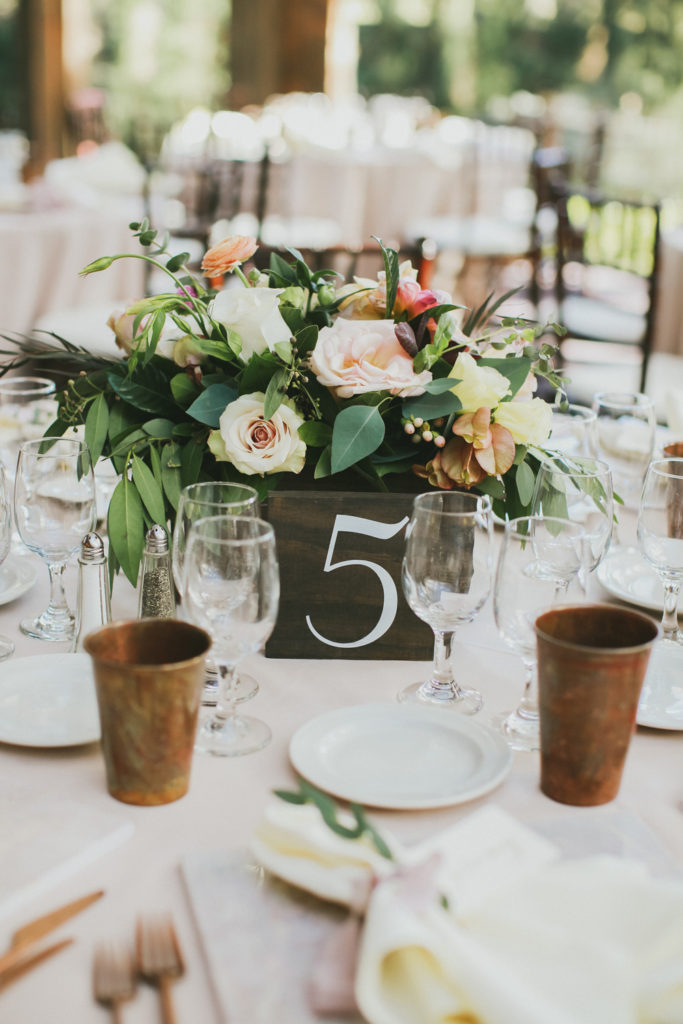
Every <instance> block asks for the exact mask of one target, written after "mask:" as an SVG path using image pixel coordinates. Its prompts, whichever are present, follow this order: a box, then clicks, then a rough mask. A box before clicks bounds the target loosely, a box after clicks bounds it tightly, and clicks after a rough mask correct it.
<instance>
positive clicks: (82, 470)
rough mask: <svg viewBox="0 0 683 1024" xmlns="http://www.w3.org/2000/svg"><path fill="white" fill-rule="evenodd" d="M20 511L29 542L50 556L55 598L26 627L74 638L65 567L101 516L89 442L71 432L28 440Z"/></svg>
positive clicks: (21, 462) (19, 482) (37, 633)
mask: <svg viewBox="0 0 683 1024" xmlns="http://www.w3.org/2000/svg"><path fill="white" fill-rule="evenodd" d="M14 515H15V520H16V524H17V529H18V531H19V536H20V537H21V539H22V541H23V542H24V544H25V545H26V547H27V548H28V549H29V550H30V551H33V552H35V553H36V554H38V555H40V557H41V558H42V559H43V560H44V561H45V562H47V567H48V571H49V574H50V601H49V604H48V607H47V608H46V609H45V611H44V612H42V613H41V614H40V615H38V617H37V618H35V619H31V620H28V619H26V620H24V621H22V622H21V623H20V629H21V631H22V632H23V633H26V635H27V636H31V637H35V638H36V639H38V640H55V641H59V640H70V639H72V638H73V631H74V616H73V614H72V613H71V612H70V611H69V607H68V605H67V601H66V595H65V593H64V580H63V575H64V570H65V568H66V563H67V561H68V560H69V558H70V557H71V556H72V555H73V554H75V552H76V551H78V549H79V546H80V544H81V540H82V539H83V537H84V535H85V534H86V533H88V532H89V531H90V530H92V529H94V527H95V522H96V503H95V478H94V475H93V467H92V460H91V458H90V451H89V449H88V446H87V445H86V444H85V443H84V442H83V441H76V440H71V439H66V438H61V437H60V438H41V439H39V440H35V441H25V442H24V443H23V444H22V446H21V448H20V450H19V459H18V462H17V473H16V479H15V483H14Z"/></svg>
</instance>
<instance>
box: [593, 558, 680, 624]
mask: <svg viewBox="0 0 683 1024" xmlns="http://www.w3.org/2000/svg"><path fill="white" fill-rule="evenodd" d="M597 575H598V579H599V580H600V583H602V585H603V587H604V588H605V590H608V591H609V593H610V594H612V595H613V596H614V597H618V598H619V599H620V600H621V601H627V602H628V604H635V605H637V606H638V607H639V608H648V609H649V610H650V611H653V612H663V611H664V584H663V583H662V581H661V580H660V578H659V576H658V575H657V573H656V572H655V571H654V569H653V568H652V567H651V566H650V565H648V564H647V562H646V561H645V559H644V558H643V556H642V555H641V553H640V551H638V549H637V548H617V549H616V550H615V551H614V552H612V553H611V554H609V555H608V556H607V558H605V559H604V561H602V562H601V563H600V565H599V566H598V568H597Z"/></svg>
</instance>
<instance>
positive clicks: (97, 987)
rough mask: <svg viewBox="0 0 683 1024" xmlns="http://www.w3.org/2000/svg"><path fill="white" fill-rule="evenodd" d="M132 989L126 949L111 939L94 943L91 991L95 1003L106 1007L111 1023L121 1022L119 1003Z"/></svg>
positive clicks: (132, 973) (132, 992)
mask: <svg viewBox="0 0 683 1024" xmlns="http://www.w3.org/2000/svg"><path fill="white" fill-rule="evenodd" d="M135 991H136V988H135V971H134V964H133V957H132V956H131V953H130V950H128V949H127V948H126V947H125V946H123V945H121V944H117V943H113V942H107V943H101V944H100V945H98V946H97V947H96V949H95V958H94V962H93V995H94V996H95V999H96V1000H97V1002H98V1003H101V1004H102V1005H103V1006H108V1007H109V1008H110V1010H111V1015H112V1021H113V1022H114V1024H121V1020H122V1018H121V1003H124V1002H126V1001H127V1000H129V999H132V998H133V996H134V995H135Z"/></svg>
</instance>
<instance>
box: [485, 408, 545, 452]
mask: <svg viewBox="0 0 683 1024" xmlns="http://www.w3.org/2000/svg"><path fill="white" fill-rule="evenodd" d="M493 419H494V421H495V422H496V423H499V424H500V425H501V427H507V429H508V430H509V431H510V433H511V434H512V436H513V438H514V440H515V444H543V442H544V441H546V440H547V439H548V437H549V436H550V428H551V427H552V422H553V410H552V407H551V406H550V405H548V403H547V402H544V401H543V399H542V398H532V399H530V400H529V401H526V402H501V404H500V405H499V406H498V408H497V409H496V411H495V412H494V414H493Z"/></svg>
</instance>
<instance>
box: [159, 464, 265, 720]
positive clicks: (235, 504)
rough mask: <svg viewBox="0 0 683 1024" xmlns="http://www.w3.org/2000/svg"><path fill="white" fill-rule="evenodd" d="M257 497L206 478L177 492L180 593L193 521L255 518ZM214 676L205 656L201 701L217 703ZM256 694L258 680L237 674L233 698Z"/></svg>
mask: <svg viewBox="0 0 683 1024" xmlns="http://www.w3.org/2000/svg"><path fill="white" fill-rule="evenodd" d="M258 514H259V499H258V493H257V491H256V490H255V489H254V488H253V487H249V486H248V485H247V484H239V483H221V482H219V481H213V480H212V481H207V482H205V483H196V484H189V485H188V486H187V487H184V488H183V490H182V491H181V493H180V500H179V502H178V510H177V513H176V521H175V528H174V530H173V553H172V566H173V578H174V580H175V585H176V587H177V588H178V593H179V594H180V595H181V598H182V594H183V591H184V586H185V584H184V576H183V573H184V566H185V553H186V551H187V543H188V537H189V533H190V529H191V527H192V524H193V523H195V522H197V521H198V520H199V519H207V518H208V517H210V516H217V515H231V516H235V515H237V516H250V517H253V518H258ZM217 686H218V683H217V675H216V668H215V666H214V664H213V659H212V658H211V656H210V655H209V657H208V658H207V659H206V679H205V681H204V692H203V694H202V704H205V705H209V706H211V705H214V704H215V703H216V691H217ZM257 693H258V683H257V682H256V680H255V679H254V678H253V677H252V676H250V675H247V674H246V673H242V674H240V675H239V676H236V678H235V680H234V689H233V699H234V700H235V701H236V702H237V701H245V700H251V698H252V697H255V696H256V694H257Z"/></svg>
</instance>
